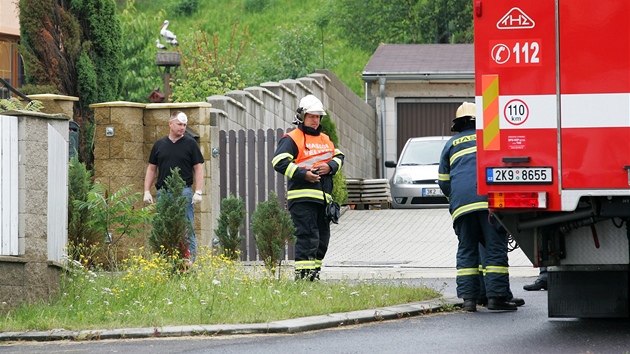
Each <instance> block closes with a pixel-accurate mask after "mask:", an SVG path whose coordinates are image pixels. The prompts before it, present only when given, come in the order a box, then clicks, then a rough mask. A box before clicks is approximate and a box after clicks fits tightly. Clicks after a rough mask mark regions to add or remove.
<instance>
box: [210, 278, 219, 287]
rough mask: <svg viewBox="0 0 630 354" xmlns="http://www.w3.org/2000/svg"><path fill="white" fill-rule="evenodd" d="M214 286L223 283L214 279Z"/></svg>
mask: <svg viewBox="0 0 630 354" xmlns="http://www.w3.org/2000/svg"><path fill="white" fill-rule="evenodd" d="M212 284H213V285H216V286H220V285H221V281H220V280H217V279H212Z"/></svg>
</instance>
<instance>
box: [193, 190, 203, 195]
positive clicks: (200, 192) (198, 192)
mask: <svg viewBox="0 0 630 354" xmlns="http://www.w3.org/2000/svg"><path fill="white" fill-rule="evenodd" d="M202 193H203V192H202V191H201V190H198V191H195V194H199V195H201V194H202Z"/></svg>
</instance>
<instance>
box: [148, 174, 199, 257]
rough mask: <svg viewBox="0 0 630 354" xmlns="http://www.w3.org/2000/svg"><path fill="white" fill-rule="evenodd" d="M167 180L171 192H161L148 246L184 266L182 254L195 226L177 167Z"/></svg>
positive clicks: (183, 254) (186, 249) (184, 253)
mask: <svg viewBox="0 0 630 354" xmlns="http://www.w3.org/2000/svg"><path fill="white" fill-rule="evenodd" d="M164 183H165V184H166V189H167V190H168V192H161V193H160V197H159V198H157V202H156V203H155V212H156V215H155V217H154V218H153V229H152V230H151V236H149V246H151V249H152V250H153V252H156V253H159V254H160V255H162V256H163V257H165V258H166V259H176V260H178V261H181V264H175V265H174V266H175V267H182V266H185V264H184V262H183V257H184V256H185V255H186V253H187V251H188V244H189V242H188V232H189V230H190V229H191V228H192V227H193V225H192V223H191V222H190V221H189V220H188V219H186V205H187V203H188V199H187V198H186V197H184V196H182V190H183V189H184V186H185V184H184V180H183V179H182V177H181V176H180V175H179V168H178V167H176V168H174V169H173V170H172V171H171V175H170V176H168V177H166V179H165V180H164Z"/></svg>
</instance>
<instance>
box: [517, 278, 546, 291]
mask: <svg viewBox="0 0 630 354" xmlns="http://www.w3.org/2000/svg"><path fill="white" fill-rule="evenodd" d="M523 289H524V290H527V291H532V290H547V281H546V280H541V279H536V281H535V282H534V283H533V284H527V285H524V286H523Z"/></svg>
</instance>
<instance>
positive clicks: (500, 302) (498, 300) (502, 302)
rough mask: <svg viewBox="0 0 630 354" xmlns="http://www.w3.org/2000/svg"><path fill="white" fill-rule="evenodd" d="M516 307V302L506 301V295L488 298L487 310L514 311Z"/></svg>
mask: <svg viewBox="0 0 630 354" xmlns="http://www.w3.org/2000/svg"><path fill="white" fill-rule="evenodd" d="M517 309H518V307H517V306H516V304H515V303H513V302H510V301H508V299H507V298H506V297H491V298H489V299H488V310H495V311H516V310H517Z"/></svg>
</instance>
